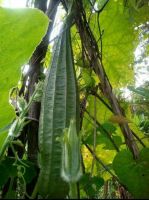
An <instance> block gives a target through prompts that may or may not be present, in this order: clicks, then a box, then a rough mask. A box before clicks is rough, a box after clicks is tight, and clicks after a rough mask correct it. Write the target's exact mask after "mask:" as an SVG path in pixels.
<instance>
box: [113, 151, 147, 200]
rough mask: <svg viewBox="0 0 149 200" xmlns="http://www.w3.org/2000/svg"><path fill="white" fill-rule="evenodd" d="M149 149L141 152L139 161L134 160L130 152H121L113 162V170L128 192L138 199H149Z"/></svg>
mask: <svg viewBox="0 0 149 200" xmlns="http://www.w3.org/2000/svg"><path fill="white" fill-rule="evenodd" d="M148 158H149V149H148V148H144V149H142V151H141V152H140V155H139V159H138V160H136V161H135V160H134V159H133V156H132V154H131V152H130V151H128V150H123V151H121V152H119V153H118V154H117V155H116V157H115V158H114V161H113V168H114V170H115V172H116V174H117V176H118V177H119V179H120V181H121V182H122V183H123V184H124V185H125V186H126V187H127V189H128V191H129V192H130V193H131V194H132V195H133V196H134V198H138V199H147V198H148V197H149V190H148V184H149V161H148Z"/></svg>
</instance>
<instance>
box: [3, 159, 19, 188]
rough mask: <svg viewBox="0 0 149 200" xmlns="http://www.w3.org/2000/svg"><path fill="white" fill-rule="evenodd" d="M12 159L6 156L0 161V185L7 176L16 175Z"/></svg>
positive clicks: (5, 180) (4, 181)
mask: <svg viewBox="0 0 149 200" xmlns="http://www.w3.org/2000/svg"><path fill="white" fill-rule="evenodd" d="M14 161H15V160H14V159H11V158H7V159H5V160H2V161H1V162H0V177H1V178H0V187H2V186H3V185H4V184H5V183H6V182H7V180H8V178H9V177H15V176H16V175H17V168H16V166H14V165H13V163H14Z"/></svg>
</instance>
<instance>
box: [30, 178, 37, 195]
mask: <svg viewBox="0 0 149 200" xmlns="http://www.w3.org/2000/svg"><path fill="white" fill-rule="evenodd" d="M37 193H38V181H37V182H36V185H35V187H34V190H33V192H32V195H31V199H36V196H37Z"/></svg>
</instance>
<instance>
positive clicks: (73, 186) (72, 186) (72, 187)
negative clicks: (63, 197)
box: [69, 182, 78, 199]
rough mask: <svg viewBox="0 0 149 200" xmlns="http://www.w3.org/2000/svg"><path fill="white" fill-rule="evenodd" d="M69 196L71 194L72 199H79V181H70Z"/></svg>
mask: <svg viewBox="0 0 149 200" xmlns="http://www.w3.org/2000/svg"><path fill="white" fill-rule="evenodd" d="M69 196H70V199H78V192H77V183H76V182H70V183H69Z"/></svg>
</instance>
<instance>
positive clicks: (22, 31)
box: [0, 8, 49, 140]
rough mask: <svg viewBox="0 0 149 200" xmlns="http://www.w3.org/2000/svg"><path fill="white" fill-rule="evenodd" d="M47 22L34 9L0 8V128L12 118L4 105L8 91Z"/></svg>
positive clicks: (8, 106) (46, 19) (8, 109)
mask: <svg viewBox="0 0 149 200" xmlns="http://www.w3.org/2000/svg"><path fill="white" fill-rule="evenodd" d="M48 22H49V20H48V18H47V16H46V15H44V14H43V13H42V12H41V11H39V10H37V9H27V8H26V9H8V8H0V30H2V31H0V83H1V84H0V93H1V102H0V127H3V126H4V125H6V124H8V122H10V121H11V120H12V118H13V117H14V115H15V114H14V110H13V109H12V107H11V106H10V105H9V103H8V100H9V90H10V88H12V87H14V86H15V85H16V84H17V81H18V78H19V76H20V71H21V70H20V69H21V66H23V65H24V64H26V63H27V62H28V60H29V58H30V57H31V55H32V53H33V52H34V50H35V48H36V46H37V45H38V44H39V43H40V41H41V39H42V37H43V36H44V34H45V33H46V30H47V26H48ZM5 135H6V134H5ZM0 140H1V137H0Z"/></svg>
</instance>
